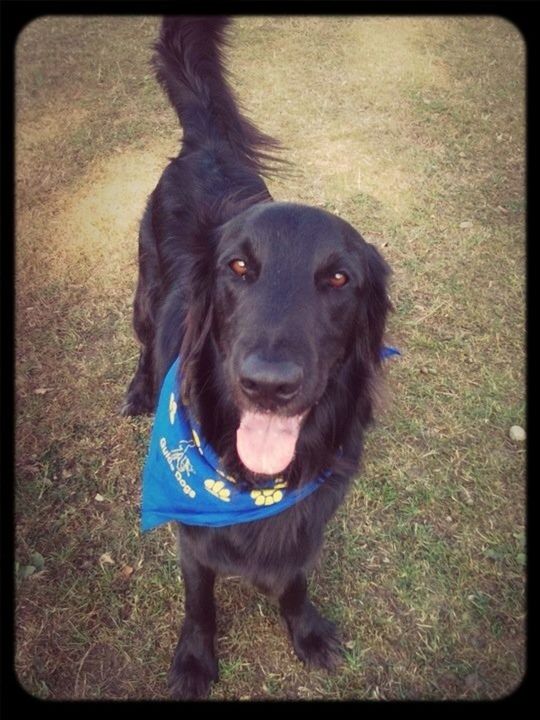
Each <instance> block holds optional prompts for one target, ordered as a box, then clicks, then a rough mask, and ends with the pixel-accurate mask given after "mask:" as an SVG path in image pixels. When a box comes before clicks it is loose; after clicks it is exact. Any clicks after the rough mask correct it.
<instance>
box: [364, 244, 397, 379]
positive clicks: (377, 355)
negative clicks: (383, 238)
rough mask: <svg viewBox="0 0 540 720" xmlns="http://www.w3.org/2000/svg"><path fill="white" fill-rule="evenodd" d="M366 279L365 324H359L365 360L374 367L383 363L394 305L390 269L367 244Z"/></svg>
mask: <svg viewBox="0 0 540 720" xmlns="http://www.w3.org/2000/svg"><path fill="white" fill-rule="evenodd" d="M362 250H363V253H364V263H363V264H364V268H365V277H364V283H363V286H362V290H361V300H360V303H361V322H360V323H359V325H358V330H357V332H358V335H357V343H359V345H360V348H358V349H359V350H360V352H361V355H362V357H363V359H364V361H365V360H367V359H368V358H369V362H370V364H371V365H372V366H374V367H378V366H379V365H380V362H381V349H382V345H383V337H384V329H385V326H386V319H387V315H388V312H389V310H390V309H391V303H390V300H389V298H388V277H389V275H390V267H389V266H388V265H387V263H386V261H385V260H384V258H383V257H382V255H381V254H380V253H379V251H378V250H377V249H376V248H375V247H374V246H373V245H370V244H369V243H365V244H364V245H363V248H362Z"/></svg>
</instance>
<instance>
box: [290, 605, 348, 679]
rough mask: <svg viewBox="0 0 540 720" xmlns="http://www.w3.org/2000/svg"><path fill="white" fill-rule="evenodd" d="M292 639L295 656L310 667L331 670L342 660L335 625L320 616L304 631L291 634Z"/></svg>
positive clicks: (341, 648)
mask: <svg viewBox="0 0 540 720" xmlns="http://www.w3.org/2000/svg"><path fill="white" fill-rule="evenodd" d="M292 641H293V646H294V650H295V652H296V654H297V656H298V657H299V658H300V660H301V661H302V662H303V663H305V664H306V665H307V666H308V667H310V668H322V669H323V670H328V671H329V672H332V671H334V670H335V669H336V668H337V667H338V665H339V664H340V663H341V661H342V660H343V647H342V645H341V642H340V640H339V637H338V634H337V629H336V626H335V625H334V623H332V622H330V620H327V619H326V618H323V617H321V616H319V617H318V618H317V622H315V623H313V625H312V626H311V627H310V628H308V629H307V631H306V632H303V633H298V632H297V633H295V634H293V636H292Z"/></svg>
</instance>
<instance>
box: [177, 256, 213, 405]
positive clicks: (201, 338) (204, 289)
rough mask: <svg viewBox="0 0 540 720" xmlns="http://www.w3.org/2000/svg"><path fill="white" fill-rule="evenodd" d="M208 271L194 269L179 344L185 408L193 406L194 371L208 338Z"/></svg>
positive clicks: (209, 324)
mask: <svg viewBox="0 0 540 720" xmlns="http://www.w3.org/2000/svg"><path fill="white" fill-rule="evenodd" d="M209 275H210V273H208V269H207V268H206V271H204V270H203V269H202V268H200V270H199V272H197V269H195V270H194V273H193V275H192V277H193V278H194V281H193V284H192V286H191V288H190V298H189V301H188V310H187V313H186V316H185V320H184V332H183V336H182V343H181V345H180V360H181V366H182V383H181V386H180V391H181V397H182V402H183V403H184V405H190V404H192V400H193V392H194V389H195V377H196V373H197V368H198V367H199V364H200V362H201V357H202V352H203V349H204V346H205V343H206V340H207V339H208V337H209V335H210V330H211V328H212V320H213V303H212V288H211V282H210V278H209Z"/></svg>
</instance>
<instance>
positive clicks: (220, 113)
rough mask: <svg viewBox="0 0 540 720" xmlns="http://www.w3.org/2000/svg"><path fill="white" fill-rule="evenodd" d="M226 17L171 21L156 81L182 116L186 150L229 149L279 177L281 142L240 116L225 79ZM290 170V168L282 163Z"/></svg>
mask: <svg viewBox="0 0 540 720" xmlns="http://www.w3.org/2000/svg"><path fill="white" fill-rule="evenodd" d="M229 23H230V21H229V20H228V19H226V18H223V17H215V16H212V17H210V16H209V17H192V16H181V17H166V18H164V19H163V21H162V25H161V31H160V35H159V39H158V40H157V42H156V43H155V51H156V52H155V55H154V58H153V63H154V67H155V70H156V75H157V78H158V80H159V82H160V84H161V85H162V87H163V88H164V89H165V91H166V93H167V95H168V97H169V100H170V102H171V104H172V106H173V107H174V109H175V110H176V112H177V114H178V118H179V120H180V124H181V125H182V128H183V131H184V138H183V142H184V147H185V148H186V149H188V150H189V149H196V148H200V147H202V146H203V145H204V144H206V143H208V142H209V141H214V142H216V141H217V142H221V143H226V144H227V145H228V146H229V148H230V149H231V150H232V152H233V153H234V155H235V156H236V157H237V158H238V159H239V160H240V161H242V162H243V163H245V164H247V165H248V166H249V167H251V168H253V169H255V170H256V171H257V172H260V173H261V174H264V175H268V174H273V173H275V172H278V171H279V169H280V164H282V163H283V161H282V160H281V159H280V158H278V157H277V156H276V155H274V151H276V150H278V149H279V148H280V144H279V143H278V142H277V140H274V139H273V138H272V137H270V136H269V135H266V134H265V133H262V132H261V131H260V130H258V129H257V128H256V127H255V125H254V124H253V123H252V122H250V121H249V120H248V119H247V118H246V117H245V116H244V115H243V114H242V113H241V112H240V109H239V106H238V102H237V101H236V99H235V96H234V93H233V90H232V89H231V87H230V85H229V83H228V82H227V80H226V79H225V69H224V65H223V49H224V47H225V46H226V44H227V38H226V28H227V26H228V25H229ZM283 164H286V163H283Z"/></svg>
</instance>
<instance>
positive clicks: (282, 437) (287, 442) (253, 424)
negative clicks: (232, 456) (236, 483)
mask: <svg viewBox="0 0 540 720" xmlns="http://www.w3.org/2000/svg"><path fill="white" fill-rule="evenodd" d="M301 420H302V416H301V415H295V416H294V417H282V416H280V415H271V414H269V413H255V412H246V413H244V414H243V415H242V420H241V421H240V427H239V428H238V430H237V431H236V449H237V450H238V455H239V456H240V460H241V461H242V462H243V463H244V465H245V466H246V467H247V468H248V470H251V472H254V473H258V474H261V475H275V474H276V473H280V472H281V471H282V470H285V468H286V467H287V465H289V463H290V462H291V460H292V459H293V456H294V449H295V447H296V441H297V439H298V433H299V432H300V422H301Z"/></svg>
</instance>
